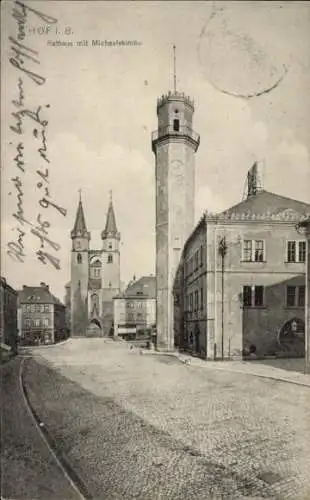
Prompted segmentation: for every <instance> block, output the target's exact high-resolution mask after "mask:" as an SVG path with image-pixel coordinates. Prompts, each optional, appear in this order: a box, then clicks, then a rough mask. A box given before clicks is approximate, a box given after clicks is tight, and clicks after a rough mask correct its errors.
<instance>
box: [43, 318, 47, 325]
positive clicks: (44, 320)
mask: <svg viewBox="0 0 310 500" xmlns="http://www.w3.org/2000/svg"><path fill="white" fill-rule="evenodd" d="M43 326H48V318H44V319H43Z"/></svg>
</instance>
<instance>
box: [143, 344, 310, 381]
mask: <svg viewBox="0 0 310 500" xmlns="http://www.w3.org/2000/svg"><path fill="white" fill-rule="evenodd" d="M142 352H143V354H144V355H145V354H148V355H157V356H160V355H164V356H173V357H176V358H178V359H179V360H180V362H182V363H187V364H189V365H192V366H199V367H201V368H204V369H206V370H222V371H226V372H233V373H243V374H244V373H247V374H249V375H252V376H255V377H262V378H267V379H271V380H278V381H281V382H289V383H291V384H297V385H302V386H306V387H310V374H309V375H308V374H307V375H306V374H305V373H304V372H303V370H304V360H303V359H272V360H271V359H266V360H251V361H205V360H203V359H201V358H196V357H193V356H189V355H186V354H184V353H179V352H170V353H163V352H157V351H147V350H142Z"/></svg>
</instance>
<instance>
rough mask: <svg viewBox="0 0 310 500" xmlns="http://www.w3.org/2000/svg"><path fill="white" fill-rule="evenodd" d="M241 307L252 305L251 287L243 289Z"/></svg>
mask: <svg viewBox="0 0 310 500" xmlns="http://www.w3.org/2000/svg"><path fill="white" fill-rule="evenodd" d="M243 305H244V307H251V305H252V287H250V286H244V287H243Z"/></svg>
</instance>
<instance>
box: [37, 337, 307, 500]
mask: <svg viewBox="0 0 310 500" xmlns="http://www.w3.org/2000/svg"><path fill="white" fill-rule="evenodd" d="M33 354H34V356H35V359H36V360H37V361H38V362H39V363H40V364H43V365H48V366H50V367H53V368H54V369H56V370H57V371H58V372H59V373H60V374H61V375H63V376H65V377H67V378H69V379H71V380H72V381H75V382H77V383H78V384H79V385H80V386H82V387H83V388H84V389H86V390H88V391H90V392H91V393H93V394H94V395H96V396H99V397H101V398H111V400H113V401H114V402H115V403H116V404H118V405H119V406H120V407H121V408H122V409H124V410H127V411H128V412H132V413H133V414H135V415H136V416H137V417H140V419H143V421H145V422H146V424H150V425H151V426H153V428H155V429H157V430H158V431H161V432H162V433H164V434H165V435H166V436H169V439H170V438H171V439H173V440H176V441H177V442H179V443H182V444H183V446H184V450H187V452H188V454H189V456H191V457H192V458H193V457H196V459H197V460H199V459H204V460H205V461H207V462H208V463H212V464H213V465H214V466H216V467H219V470H221V471H222V473H221V474H222V476H221V477H222V480H221V481H222V484H223V495H224V496H225V495H226V496H225V498H229V496H227V495H228V494H227V488H228V490H229V486H227V484H226V487H225V481H224V479H223V478H224V477H226V478H227V480H229V481H230V480H232V478H234V477H238V478H239V479H238V481H239V483H238V481H237V488H238V484H239V487H240V489H239V492H238V490H237V492H236V491H235V492H234V493H233V491H231V498H243V497H244V496H247V497H248V498H256V497H257V498H262V497H265V498H272V497H276V498H280V499H282V498H283V499H286V498H292V499H296V500H297V499H298V500H299V499H300V500H306V499H308V498H310V474H309V470H310V455H309V451H308V443H309V440H310V426H309V422H310V393H309V390H310V389H309V388H307V387H302V386H297V385H294V384H290V383H285V382H279V381H275V380H269V379H263V378H258V377H254V376H249V375H248V374H246V373H245V374H241V373H232V372H225V371H224V370H223V371H222V370H212V369H207V370H204V369H202V368H201V367H199V366H194V365H191V364H184V363H181V362H180V361H179V360H178V359H177V358H173V357H167V356H146V355H140V353H139V350H130V349H129V346H128V345H124V344H118V343H105V342H104V341H103V340H99V339H90V340H74V341H70V342H68V343H66V344H64V345H60V346H55V347H52V348H42V349H34V350H33ZM41 397H44V395H43V393H42V395H41ZM168 455H169V454H167V456H165V455H163V456H160V457H158V460H160V461H163V463H165V460H167V457H168ZM191 463H192V462H191V461H189V462H188V463H187V467H191ZM165 469H166V467H165ZM167 470H168V469H167ZM194 471H196V473H197V470H196V469H195V467H193V473H194ZM223 471H225V472H223ZM188 473H189V470H187V475H188ZM225 475H226V476H225ZM196 480H197V483H198V482H199V477H198V476H197V477H196ZM200 481H201V479H200ZM240 481H241V482H243V483H242V484H247V488H245V489H244V488H243V490H242V488H241V486H240V484H241V483H240ZM215 482H216V481H215ZM209 486H210V485H209ZM231 488H232V486H231ZM246 489H247V493H246V492H245V490H246ZM197 491H198V490H197ZM209 491H210V490H209ZM216 491H217V494H218V491H219V490H216V489H215V493H214V495H215V496H214V498H219V496H217V495H216ZM119 498H125V497H119ZM141 498H142V497H141ZM154 498H164V496H160V495H159V496H155V497H154ZM171 498H187V496H186V495H183V496H178V495H177V496H171ZM193 498H213V497H212V496H210V493H209V494H208V495H207V496H204V495H203V494H201V493H199V492H198V493H197V494H196V496H195V494H194V493H193Z"/></svg>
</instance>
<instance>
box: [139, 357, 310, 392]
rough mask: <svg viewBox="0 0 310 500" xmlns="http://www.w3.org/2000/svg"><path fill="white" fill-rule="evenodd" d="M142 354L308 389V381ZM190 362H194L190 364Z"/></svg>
mask: <svg viewBox="0 0 310 500" xmlns="http://www.w3.org/2000/svg"><path fill="white" fill-rule="evenodd" d="M143 354H148V355H152V354H153V355H155V356H162V355H164V356H171V357H173V358H177V359H178V360H179V361H180V363H184V364H191V365H192V366H196V367H198V368H204V369H206V368H207V369H208V370H212V369H213V370H218V371H226V372H229V373H239V374H242V375H251V376H252V377H260V378H266V379H269V380H275V381H278V382H286V383H289V384H294V385H300V386H302V387H307V388H308V389H310V381H309V382H303V381H300V380H294V379H290V378H286V377H280V376H277V375H267V374H265V373H257V372H251V371H246V370H238V369H230V368H229V367H228V366H227V367H224V368H222V367H219V366H210V365H209V366H208V361H206V362H205V363H206V364H205V365H203V364H202V363H199V364H198V363H195V358H192V357H184V361H183V360H182V358H181V357H180V355H179V354H178V353H177V352H169V353H168V352H166V353H165V352H157V351H143ZM185 360H190V363H186V362H185ZM192 360H193V361H194V362H193V363H192Z"/></svg>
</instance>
